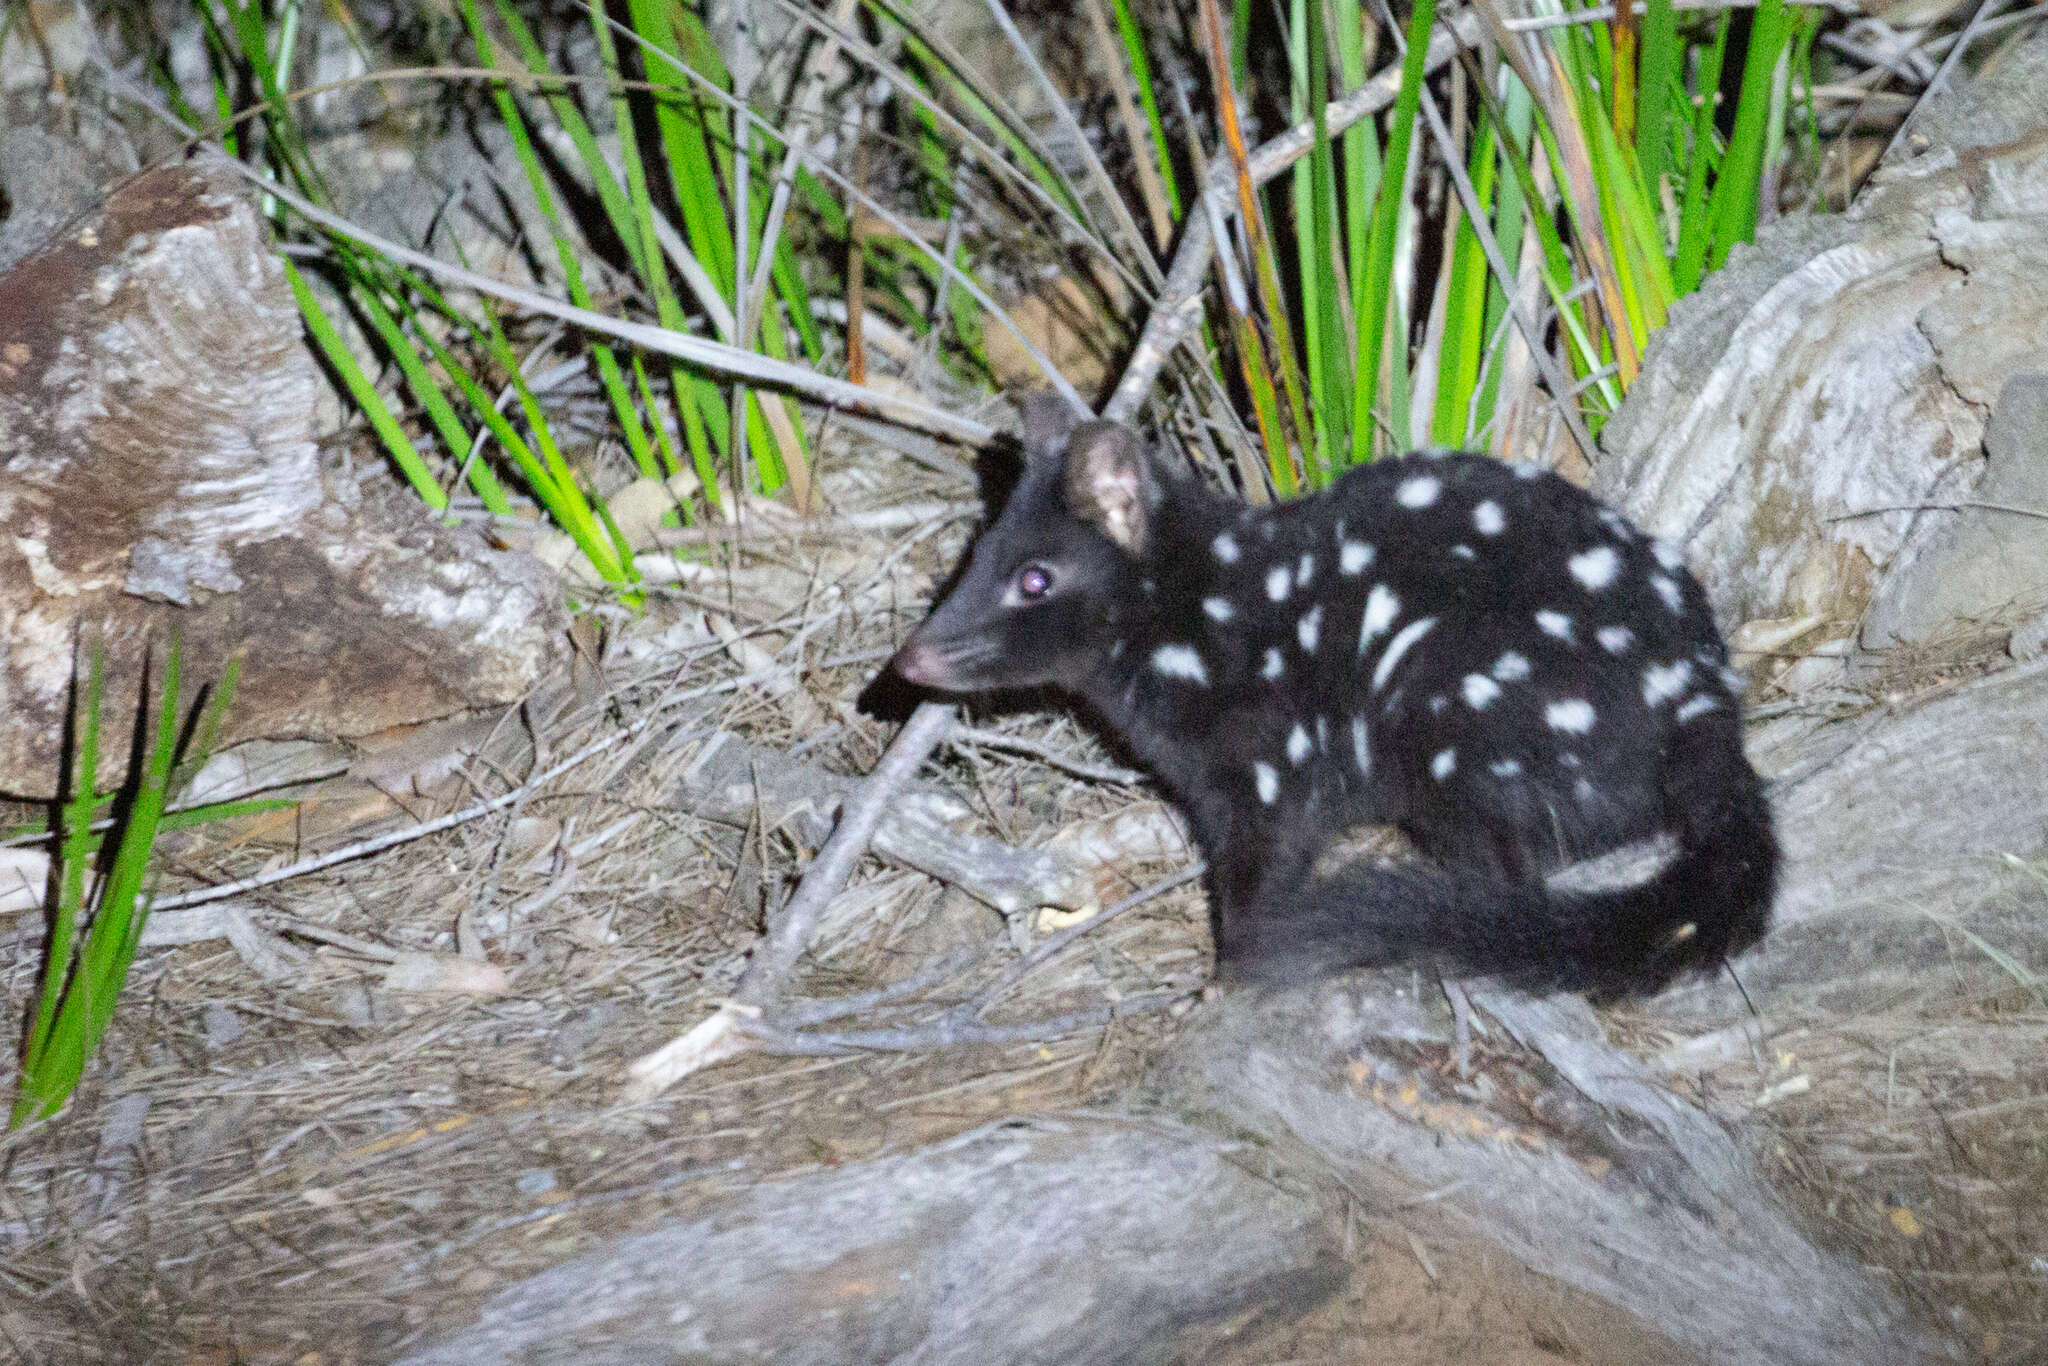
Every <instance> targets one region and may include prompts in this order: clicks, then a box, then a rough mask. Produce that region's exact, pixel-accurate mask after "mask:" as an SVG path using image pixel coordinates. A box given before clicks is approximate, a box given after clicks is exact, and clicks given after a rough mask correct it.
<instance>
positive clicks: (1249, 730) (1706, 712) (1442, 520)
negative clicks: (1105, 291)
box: [894, 396, 1777, 995]
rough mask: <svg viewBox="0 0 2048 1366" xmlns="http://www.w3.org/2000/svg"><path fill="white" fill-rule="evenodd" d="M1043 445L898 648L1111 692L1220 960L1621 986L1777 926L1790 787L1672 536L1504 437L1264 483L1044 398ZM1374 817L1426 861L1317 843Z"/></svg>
mask: <svg viewBox="0 0 2048 1366" xmlns="http://www.w3.org/2000/svg"><path fill="white" fill-rule="evenodd" d="M1024 446H1025V463H1024V470H1023V474H1022V477H1021V480H1020V481H1019V483H1018V484H1017V486H1016V488H1015V490H1014V492H1013V493H1012V494H1011V496H1010V498H1009V501H1008V503H1007V504H1006V505H1005V506H1004V507H1003V509H1002V511H1001V514H1000V515H999V516H998V517H997V518H996V519H995V521H994V522H993V523H992V524H991V525H989V526H988V527H987V528H986V529H985V530H984V531H983V532H982V534H981V536H980V538H979V540H978V541H977V542H976V544H975V547H974V549H973V552H972V558H971V560H970V561H969V563H968V565H967V567H966V569H965V572H964V573H963V574H962V575H961V576H960V578H959V580H958V582H957V583H956V584H955V586H954V587H953V589H952V591H951V592H950V594H949V595H948V596H947V597H946V599H945V600H944V601H943V602H942V603H941V604H940V605H939V606H938V608H937V609H936V610H934V611H933V612H932V614H931V616H930V617H929V618H928V619H926V621H925V622H924V623H923V625H921V626H919V627H918V629H917V630H916V632H915V633H913V634H912V636H911V637H910V639H909V640H908V641H907V642H906V643H905V644H904V646H903V649H902V650H901V651H900V652H899V653H898V655H897V656H896V659H895V662H894V667H895V668H896V670H897V672H898V673H899V674H901V675H902V676H903V677H904V678H905V679H907V680H909V681H910V682H912V683H915V684H920V685H923V686H926V687H931V688H936V689H940V690H944V691H950V692H968V693H971V692H982V691H990V690H997V689H1014V688H1028V687H1042V686H1051V687H1054V688H1057V689H1059V690H1061V691H1063V692H1064V693H1066V694H1068V695H1069V696H1071V697H1073V698H1075V699H1077V700H1078V701H1080V702H1081V703H1083V704H1084V705H1085V707H1086V708H1088V709H1089V710H1091V711H1092V712H1093V713H1094V714H1095V716H1096V717H1097V718H1098V719H1099V721H1100V722H1101V723H1102V724H1103V725H1104V726H1105V727H1106V729H1107V730H1109V731H1110V732H1112V733H1113V734H1114V735H1115V736H1116V737H1118V738H1119V739H1120V740H1121V741H1122V742H1123V743H1124V744H1125V745H1126V746H1127V747H1128V748H1129V749H1130V750H1131V751H1132V753H1133V754H1134V755H1135V756H1136V757H1137V758H1138V759H1139V760H1140V761H1142V762H1143V763H1144V764H1146V765H1147V766H1148V767H1150V768H1151V770H1152V771H1153V773H1154V774H1155V776H1157V778H1158V779H1159V780H1160V782H1161V783H1162V784H1164V786H1165V787H1166V789H1167V790H1168V791H1169V793H1170V794H1171V795H1172V797H1173V798H1174V800H1175V801H1176V802H1177V803H1178V804H1179V805H1180V807H1181V808H1182V809H1183V810H1184V811H1185V812H1186V814H1187V816H1188V817H1189V820H1190V822H1191V823H1192V825H1193V828H1194V832H1195V836H1196V838H1197V840H1198V841H1199V842H1200V844H1201V846H1202V849H1203V851H1204V852H1205V853H1206V855H1207V856H1208V859H1209V863H1210V874H1209V878H1210V891H1211V904H1212V907H1213V912H1214V916H1215V921H1216V925H1217V948H1218V952H1217V958H1218V963H1219V966H1220V968H1221V970H1222V972H1223V973H1224V975H1226V976H1237V977H1243V978H1254V979H1267V980H1274V979H1280V980H1291V979H1296V978H1300V977H1305V976H1312V975H1316V974H1319V973H1323V972H1328V971H1331V970H1335V969H1339V968H1345V967H1353V966H1368V965H1386V964H1393V963H1401V962H1410V961H1419V962H1427V963H1431V964H1433V965H1435V966H1436V967H1438V968H1440V969H1442V970H1444V971H1447V972H1452V973H1459V974H1490V975H1499V976H1501V977H1504V978H1506V979H1508V980H1510V981H1513V982H1516V983H1518V984H1520V985H1523V986H1526V987H1530V988H1536V989H1572V990H1591V991H1594V992H1597V993H1600V994H1603V995H1615V994H1623V993H1630V992H1637V991H1650V990H1655V989H1656V988H1658V987H1660V986H1662V985H1664V984H1665V983H1666V982H1668V981H1669V980H1671V978H1672V977H1673V976H1675V975H1677V974H1679V973H1681V972H1684V971H1687V970H1697V969H1710V968H1713V967H1714V966H1716V965H1718V964H1719V963H1720V962H1721V961H1722V959H1723V958H1724V957H1725V956H1726V955H1728V954H1731V953H1734V952H1736V951H1739V950H1740V949H1742V948H1744V947H1746V946H1748V945H1749V944H1751V943H1753V942H1754V941H1755V940H1756V939H1757V938H1758V937H1760V936H1761V935H1762V934H1763V932H1764V928H1765V925H1766V923H1767V921H1768V919H1769V914H1770V902H1771V896H1772V891H1773V887H1774V883H1775V878H1776V870H1777V846H1776V842H1775V840H1774V839H1773V836H1772V832H1771V821H1770V812H1769V808H1768V806H1767V805H1766V803H1765V800H1764V797H1763V793H1762V790H1761V787H1760V784H1759V782H1758V779H1757V776H1756V774H1755V772H1754V771H1752V770H1751V768H1750V766H1749V763H1748V762H1747V760H1746V759H1745V758H1744V757H1743V753H1742V743H1741V731H1740V717H1739V715H1738V702H1737V694H1736V691H1735V682H1734V679H1733V678H1732V676H1731V675H1730V674H1729V672H1728V669H1727V654H1726V650H1725V648H1724V646H1723V645H1722V642H1721V638H1720V636H1719V634H1718V633H1717V632H1716V630H1715V628H1714V623H1713V618H1712V616H1711V614H1710V613H1709V611H1708V606H1707V601H1706V597H1705V595H1704V594H1703V593H1702V591H1701V589H1700V586H1699V584H1698V583H1697V582H1696V581H1694V579H1693V578H1692V576H1691V575H1690V574H1688V573H1687V572H1686V569H1685V566H1684V564H1683V563H1682V561H1681V559H1680V556H1679V555H1678V553H1677V552H1676V551H1675V550H1674V549H1673V548H1671V547H1670V546H1667V545H1665V544H1663V543H1661V542H1658V541H1655V540H1652V539H1650V538H1649V537H1647V536H1645V535H1644V534H1643V533H1641V532H1640V531H1638V530H1637V529H1636V528H1635V527H1634V526H1633V525H1631V524H1630V523H1629V522H1628V520H1627V519H1626V518H1624V517H1622V516H1621V514H1619V513H1617V512H1615V511H1614V510H1613V509H1611V508H1608V507H1605V506H1603V505H1602V504H1600V503H1599V502H1597V501H1596V500H1594V499H1593V498H1591V497H1590V496H1588V495H1587V494H1585V493H1583V492H1581V491H1580V490H1579V489H1577V488H1575V487H1574V486H1572V485H1571V484H1569V483H1567V482H1565V481H1564V480H1562V479H1559V478H1557V477H1556V476H1554V475H1551V474H1548V473H1541V472H1538V471H1536V470H1535V469H1533V468H1518V467H1515V466H1510V465H1506V464H1503V463H1501V462H1499V461H1496V460H1492V459H1488V458H1486V457H1483V456H1476V455H1461V454H1445V455H1411V456H1406V457H1403V458H1401V459H1397V460H1383V461H1379V462H1376V463H1374V464H1371V465H1366V466H1362V467H1360V468H1357V469H1354V470H1352V471H1351V472H1350V473H1348V474H1346V475H1345V476H1344V477H1343V478H1341V479H1339V480H1337V481H1336V482H1335V483H1334V484H1333V485H1332V486H1331V487H1330V488H1329V489H1328V490H1327V491H1325V492H1323V493H1320V494H1316V495H1312V496H1309V497H1305V498H1300V499H1297V500H1294V501H1291V502H1287V503H1284V504H1281V505H1279V506H1276V507H1267V508H1251V507H1247V506H1245V505H1243V504H1240V503H1237V502H1235V501H1232V500H1230V499H1228V498H1225V497H1222V496H1220V495H1218V494H1216V493H1214V492H1212V491H1210V490H1209V489H1208V488H1206V487H1205V486H1204V485H1203V484H1202V483H1201V482H1200V481H1199V480H1197V479H1196V478H1194V477H1193V476H1192V475H1190V474H1187V473H1185V472H1182V471H1181V470H1180V469H1178V468H1177V467H1174V466H1172V465H1170V464H1169V463H1168V461H1167V459H1165V458H1162V457H1159V456H1156V455H1154V454H1153V453H1151V452H1150V451H1148V450H1147V448H1146V447H1145V445H1144V443H1143V442H1142V441H1141V440H1140V438H1139V437H1138V436H1137V435H1136V434H1135V433H1133V432H1132V431H1130V430H1129V429H1128V428H1124V427H1120V426H1116V425H1113V424H1109V423H1101V422H1096V423H1088V424H1086V425H1082V426H1079V427H1076V426H1074V425H1073V422H1072V419H1071V418H1070V417H1068V416H1067V415H1066V410H1065V408H1064V406H1063V405H1061V404H1060V403H1059V402H1058V401H1057V400H1054V399H1051V398H1049V397H1043V396H1041V397H1038V398H1034V399H1032V400H1029V401H1027V403H1026V405H1025V439H1024ZM1359 827H1392V828H1393V829H1394V830H1397V831H1399V832H1400V834H1401V835H1403V836H1405V841H1406V843H1407V845H1408V846H1409V847H1410V848H1411V849H1412V850H1413V857H1408V858H1404V859H1400V860H1387V859H1354V860H1351V861H1349V862H1338V861H1336V860H1333V859H1331V858H1326V857H1324V855H1325V854H1326V853H1327V852H1328V851H1329V849H1330V846H1331V845H1332V844H1333V843H1335V842H1336V841H1337V840H1338V839H1339V837H1340V836H1342V835H1343V834H1345V833H1346V832H1348V831H1351V830H1354V829H1356V828H1359ZM1333 863H1334V864H1335V866H1332V865H1333Z"/></svg>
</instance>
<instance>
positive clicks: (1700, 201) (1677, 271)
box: [1671, 11, 1733, 294]
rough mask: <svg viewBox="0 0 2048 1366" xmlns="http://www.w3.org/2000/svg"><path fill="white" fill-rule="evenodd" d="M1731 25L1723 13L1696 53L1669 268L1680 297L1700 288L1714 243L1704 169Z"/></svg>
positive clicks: (1710, 206) (1730, 21) (1711, 212)
mask: <svg viewBox="0 0 2048 1366" xmlns="http://www.w3.org/2000/svg"><path fill="white" fill-rule="evenodd" d="M1732 22H1733V20H1732V18H1731V16H1730V15H1729V14H1728V13H1727V12H1725V11H1724V12H1723V13H1722V15H1721V18H1720V20H1719V22H1718V23H1717V24H1716V25H1715V27H1714V41H1713V42H1712V43H1710V44H1709V45H1708V46H1707V48H1706V50H1705V51H1703V52H1701V53H1700V64H1699V85H1698V91H1697V94H1696V95H1695V96H1694V100H1695V105H1694V109H1693V118H1692V147H1691V149H1690V151H1689V153H1688V155H1687V161H1686V168H1685V195H1684V197H1683V199H1681V201H1680V203H1679V210H1678V251H1677V253H1676V254H1675V256H1674V257H1673V260H1672V264H1671V277H1672V282H1673V285H1674V287H1675V288H1676V289H1677V290H1678V292H1679V293H1680V294H1690V293H1692V292H1693V291H1694V290H1696V289H1698V288H1699V287H1700V275H1701V274H1702V272H1703V271H1704V269H1705V266H1706V260H1707V251H1708V249H1709V248H1710V247H1711V246H1712V245H1713V240H1714V221H1713V212H1714V208H1713V201H1712V200H1711V199H1709V198H1708V195H1707V169H1708V166H1709V164H1710V161H1711V151H1712V147H1713V141H1714V92H1715V91H1716V90H1718V89H1719V88H1720V85H1721V65H1722V62H1723V60H1724V59H1725V58H1726V55H1727V52H1728V34H1729V28H1730V25H1731V24H1732Z"/></svg>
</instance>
